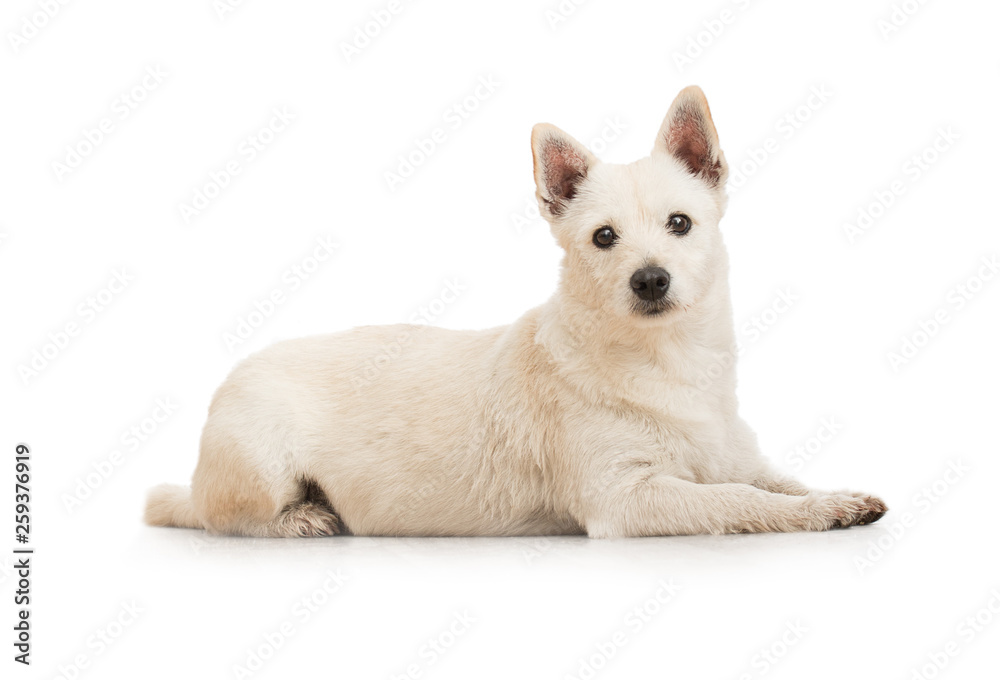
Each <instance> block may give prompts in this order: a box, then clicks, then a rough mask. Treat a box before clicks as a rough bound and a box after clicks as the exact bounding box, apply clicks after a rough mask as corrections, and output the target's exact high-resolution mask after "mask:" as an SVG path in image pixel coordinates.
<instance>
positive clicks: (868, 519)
mask: <svg viewBox="0 0 1000 680" xmlns="http://www.w3.org/2000/svg"><path fill="white" fill-rule="evenodd" d="M837 493H838V494H843V495H845V496H851V497H853V498H860V499H861V500H863V501H864V502H865V503H866V504H867V506H868V512H866V513H865V515H864V516H863V517H862V518H861V519H859V520H858V521H857V522H855V524H871V523H872V522H877V521H879V520H880V519H882V516H883V515H884V514H885V513H887V512H889V506H888V505H886V504H885V501H883V500H882V499H881V498H879V497H878V496H872V495H871V494H867V493H863V492H861V491H838V492H837Z"/></svg>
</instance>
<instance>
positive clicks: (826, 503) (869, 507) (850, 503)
mask: <svg viewBox="0 0 1000 680" xmlns="http://www.w3.org/2000/svg"><path fill="white" fill-rule="evenodd" d="M810 505H811V508H810V509H811V512H810V515H811V517H810V519H811V520H812V521H811V522H810V526H808V528H809V529H813V530H819V531H825V530H827V529H838V528H843V527H850V526H854V525H856V524H870V523H871V522H874V521H875V520H877V519H878V518H879V517H881V516H882V515H884V514H885V511H886V510H887V509H888V508H886V506H885V503H883V502H882V501H881V500H879V499H877V498H874V497H872V496H861V495H850V494H846V493H828V494H822V495H816V496H814V497H812V498H811V504H810Z"/></svg>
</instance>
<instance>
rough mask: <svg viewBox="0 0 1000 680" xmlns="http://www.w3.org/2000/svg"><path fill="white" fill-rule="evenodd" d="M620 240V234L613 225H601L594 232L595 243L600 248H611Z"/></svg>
mask: <svg viewBox="0 0 1000 680" xmlns="http://www.w3.org/2000/svg"><path fill="white" fill-rule="evenodd" d="M617 240H618V234H616V233H615V230H614V229H612V228H611V227H601V228H600V229H598V230H597V231H595V232H594V245H595V246H597V247H598V248H610V247H611V246H613V245H614V244H615V241H617Z"/></svg>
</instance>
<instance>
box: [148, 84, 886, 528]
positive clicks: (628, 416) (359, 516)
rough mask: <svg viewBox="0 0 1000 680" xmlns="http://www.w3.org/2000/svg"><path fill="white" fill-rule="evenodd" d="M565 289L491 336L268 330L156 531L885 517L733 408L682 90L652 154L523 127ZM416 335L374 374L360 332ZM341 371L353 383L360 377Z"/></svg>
mask: <svg viewBox="0 0 1000 680" xmlns="http://www.w3.org/2000/svg"><path fill="white" fill-rule="evenodd" d="M531 150H532V156H533V161H534V177H535V185H536V195H537V198H538V205H539V209H540V211H541V214H542V215H543V216H544V218H545V219H546V221H548V223H549V224H550V226H551V229H552V233H553V235H554V236H555V238H556V240H557V241H558V243H559V245H560V246H561V247H562V249H563V250H564V251H565V254H564V257H563V261H562V271H561V278H560V282H559V284H558V288H557V290H556V292H555V294H554V295H553V296H552V297H551V298H550V299H549V300H548V302H546V303H545V304H543V305H541V306H540V307H537V308H535V309H532V310H530V311H529V312H527V313H526V314H525V315H523V316H522V317H521V318H519V319H518V320H517V321H515V322H514V323H513V324H512V325H509V326H503V327H499V328H493V329H490V330H481V331H454V330H445V329H440V328H432V327H425V326H406V325H397V326H369V327H362V328H355V329H353V330H349V331H346V332H343V333H337V334H332V335H326V336H319V337H313V338H305V339H299V340H290V341H285V342H280V343H278V344H275V345H273V346H271V347H269V348H267V349H265V350H263V351H261V352H259V353H257V354H254V355H252V356H250V357H249V358H247V359H246V360H245V361H243V362H242V363H241V364H239V365H238V366H237V367H236V368H235V369H234V370H233V372H232V374H231V375H230V376H229V377H228V378H227V380H226V381H225V382H224V383H223V384H222V386H221V387H219V389H218V391H217V392H216V393H215V396H214V398H213V400H212V403H211V407H210V409H209V415H208V420H207V422H206V424H205V428H204V431H203V433H202V437H201V451H200V457H199V460H198V464H197V467H196V469H195V472H194V476H193V480H192V484H191V487H190V489H188V488H186V487H179V486H171V485H162V486H159V487H156V488H154V489H153V490H151V492H150V496H149V499H148V502H147V507H146V513H145V519H146V522H147V523H148V524H150V525H154V526H177V527H191V528H203V529H206V530H208V531H209V532H211V533H216V534H235V535H243V536H259V537H292V536H326V535H332V534H338V533H349V534H355V535H366V536H473V535H491V536H514V535H554V534H586V535H587V536H590V537H595V538H603V537H622V536H665V535H677V534H701V533H707V534H725V533H753V532H770V531H823V530H826V529H831V528H834V527H848V526H852V525H856V524H867V523H870V522H874V521H876V520H878V519H879V518H880V517H882V515H884V514H885V512H886V510H887V507H886V505H885V503H884V502H883V501H882V500H880V499H879V498H877V497H875V496H871V495H867V494H863V493H852V492H821V491H813V490H810V489H808V488H806V487H805V486H803V485H802V484H800V483H799V482H797V481H795V480H794V479H791V478H789V477H787V476H785V475H783V474H781V473H779V472H778V471H776V470H775V469H774V468H773V467H772V466H771V465H770V464H769V463H768V461H767V459H765V458H764V457H763V455H762V454H761V452H760V450H759V447H758V445H757V441H756V436H755V435H754V433H753V431H752V430H751V429H750V427H749V426H748V425H747V424H746V423H745V422H744V421H743V419H742V418H741V417H740V415H739V413H738V405H737V400H736V394H735V371H734V367H733V362H731V361H720V357H727V356H728V357H731V356H732V351H733V347H734V346H735V333H734V329H733V321H732V307H731V303H730V294H729V285H728V280H727V279H728V259H727V254H726V250H725V248H724V246H723V241H722V235H721V233H720V230H719V221H720V219H721V218H722V216H723V213H724V212H725V209H726V202H727V199H726V192H725V184H726V178H727V173H728V166H727V164H726V159H725V156H724V155H723V153H722V150H721V149H720V148H719V140H718V135H717V133H716V129H715V124H714V122H713V121H712V116H711V112H710V111H709V107H708V102H707V100H706V99H705V96H704V94H703V93H702V91H701V90H700V89H699V88H698V87H695V86H692V87H688V88H686V89H684V90H682V91H681V92H680V94H678V95H677V97H676V99H675V100H674V101H673V103H672V104H671V106H670V108H669V111H668V112H667V114H666V117H665V118H664V120H663V124H662V125H661V127H660V130H659V132H658V134H657V136H656V140H655V143H654V145H653V149H652V151H651V153H650V155H649V156H647V157H645V158H642V159H640V160H638V161H635V162H634V163H631V164H628V165H613V164H607V163H602V162H601V161H599V160H598V159H597V158H596V157H595V156H594V155H593V154H591V152H590V151H588V150H587V149H586V148H585V147H584V146H583V145H581V144H580V143H579V142H577V141H576V140H575V139H573V138H572V137H571V136H569V135H568V134H566V133H565V132H563V131H562V130H560V129H559V128H557V127H555V126H553V125H549V124H545V123H542V124H539V125H536V126H535V127H534V128H533V130H532V134H531ZM401 337H402V338H406V339H407V341H406V342H404V343H401V350H400V351H399V352H398V353H396V354H397V355H396V356H395V357H393V358H392V360H391V362H390V363H389V365H387V366H386V367H385V368H384V370H383V371H382V372H381V373H380V374H379V376H378V379H377V380H376V381H375V382H374V383H364V382H363V381H359V380H357V378H356V376H357V373H358V372H359V370H360V367H361V366H363V365H364V364H365V363H366V361H367V360H368V359H369V358H370V354H371V348H373V347H379V346H383V345H386V344H391V343H392V342H394V341H396V340H397V339H398V338H401ZM352 378H354V379H353V380H352Z"/></svg>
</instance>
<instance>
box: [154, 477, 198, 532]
mask: <svg viewBox="0 0 1000 680" xmlns="http://www.w3.org/2000/svg"><path fill="white" fill-rule="evenodd" d="M145 520H146V524H148V525H150V526H154V527H186V528H188V529H204V528H205V525H203V524H202V523H201V521H199V519H198V516H197V515H196V514H195V511H194V504H193V503H192V502H191V489H190V488H189V487H186V486H177V485H176V484H161V485H159V486H155V487H153V488H152V489H150V490H149V496H148V497H147V499H146V515H145Z"/></svg>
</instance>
